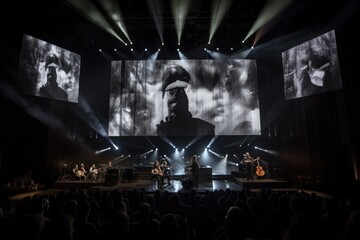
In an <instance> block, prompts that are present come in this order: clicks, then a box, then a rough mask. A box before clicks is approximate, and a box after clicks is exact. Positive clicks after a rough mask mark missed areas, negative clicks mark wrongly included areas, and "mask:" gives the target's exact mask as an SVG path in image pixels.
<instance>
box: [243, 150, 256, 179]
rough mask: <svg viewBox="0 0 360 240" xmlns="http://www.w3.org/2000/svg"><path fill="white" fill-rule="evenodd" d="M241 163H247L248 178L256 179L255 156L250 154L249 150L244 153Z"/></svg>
mask: <svg viewBox="0 0 360 240" xmlns="http://www.w3.org/2000/svg"><path fill="white" fill-rule="evenodd" d="M241 163H242V164H243V165H245V168H246V175H247V179H248V180H249V181H254V158H253V157H251V156H250V153H249V152H246V153H245V154H244V158H243V159H242V161H241Z"/></svg>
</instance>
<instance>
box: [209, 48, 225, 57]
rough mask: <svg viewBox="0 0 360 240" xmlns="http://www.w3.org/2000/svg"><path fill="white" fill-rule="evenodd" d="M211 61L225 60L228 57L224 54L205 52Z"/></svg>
mask: <svg viewBox="0 0 360 240" xmlns="http://www.w3.org/2000/svg"><path fill="white" fill-rule="evenodd" d="M205 51H206V52H207V53H208V54H209V55H210V56H211V57H212V58H213V59H226V58H228V56H227V55H226V54H223V53H219V52H214V51H211V50H209V49H206V50H205Z"/></svg>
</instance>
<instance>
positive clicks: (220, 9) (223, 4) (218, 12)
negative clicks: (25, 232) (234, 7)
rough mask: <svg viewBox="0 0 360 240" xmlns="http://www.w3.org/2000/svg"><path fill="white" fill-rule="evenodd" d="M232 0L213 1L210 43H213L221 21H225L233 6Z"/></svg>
mask: <svg viewBox="0 0 360 240" xmlns="http://www.w3.org/2000/svg"><path fill="white" fill-rule="evenodd" d="M231 3H232V0H213V1H212V5H211V23H210V35H209V42H211V40H212V38H213V36H214V34H215V32H216V30H217V29H218V27H219V25H220V23H221V21H222V20H223V19H224V16H225V14H226V13H227V11H228V10H229V8H230V6H231Z"/></svg>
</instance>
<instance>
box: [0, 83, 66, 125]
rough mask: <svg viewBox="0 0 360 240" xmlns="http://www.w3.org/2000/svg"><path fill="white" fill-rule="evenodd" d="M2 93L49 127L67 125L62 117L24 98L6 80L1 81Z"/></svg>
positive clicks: (0, 91) (0, 89)
mask: <svg viewBox="0 0 360 240" xmlns="http://www.w3.org/2000/svg"><path fill="white" fill-rule="evenodd" d="M0 93H1V95H3V96H5V97H7V98H8V99H10V100H12V101H13V102H14V103H15V104H17V105H18V106H19V107H21V108H22V109H23V110H24V111H25V112H26V113H27V114H29V115H30V116H33V117H34V118H35V119H37V120H39V121H40V122H42V123H44V124H45V125H47V126H48V127H50V128H52V129H57V130H65V127H64V125H63V123H62V121H61V120H60V119H58V118H56V117H55V116H52V115H50V114H49V113H48V112H44V111H43V110H42V109H41V108H40V107H38V106H36V105H35V104H33V103H31V102H30V101H28V100H27V99H25V98H23V97H22V96H21V95H20V94H18V92H17V91H16V90H15V89H13V87H12V86H10V85H7V84H6V83H5V82H0Z"/></svg>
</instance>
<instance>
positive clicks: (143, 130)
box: [108, 59, 261, 136]
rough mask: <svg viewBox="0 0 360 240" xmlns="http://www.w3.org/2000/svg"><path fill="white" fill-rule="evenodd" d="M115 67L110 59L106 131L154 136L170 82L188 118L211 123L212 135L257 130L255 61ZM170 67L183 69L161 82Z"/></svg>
mask: <svg viewBox="0 0 360 240" xmlns="http://www.w3.org/2000/svg"><path fill="white" fill-rule="evenodd" d="M121 66H122V62H120V61H114V62H112V63H111V84H110V88H111V89H110V106H109V109H110V116H109V131H108V134H109V136H153V135H157V125H158V124H159V123H160V122H161V121H164V122H166V121H168V119H169V109H168V108H169V104H168V101H169V99H170V98H171V91H170V90H169V89H171V87H173V88H178V89H183V90H184V91H185V94H186V97H185V98H187V100H188V105H186V104H185V105H186V106H188V111H189V112H190V114H191V115H192V117H193V118H198V119H201V120H203V121H206V122H208V123H210V124H212V125H214V127H215V134H216V135H260V129H261V127H260V109H259V100H258V80H257V66H256V61H255V60H249V59H218V60H138V61H126V62H124V66H125V67H124V71H123V72H124V74H123V75H121V72H122V71H121V69H122V68H121ZM174 66H181V67H182V68H183V69H184V70H185V72H187V73H182V74H183V75H182V74H180V75H179V76H174V77H173V80H172V82H166V81H168V79H169V78H167V79H165V78H163V75H164V74H165V75H166V73H165V72H166V71H167V69H168V68H172V67H174ZM187 74H189V78H186V79H185V80H184V75H187ZM174 75H176V74H174ZM177 104H180V103H177ZM171 107H173V106H171ZM184 135H187V133H184ZM193 135H196V133H193Z"/></svg>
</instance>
